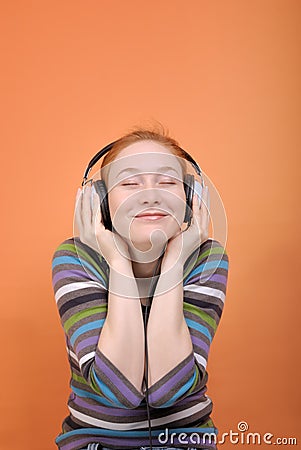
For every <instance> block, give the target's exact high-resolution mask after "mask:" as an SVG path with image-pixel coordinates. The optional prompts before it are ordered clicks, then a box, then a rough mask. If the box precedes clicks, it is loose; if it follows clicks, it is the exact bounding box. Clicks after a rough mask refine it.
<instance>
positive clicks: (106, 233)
mask: <svg viewBox="0 0 301 450" xmlns="http://www.w3.org/2000/svg"><path fill="white" fill-rule="evenodd" d="M75 222H76V225H77V227H78V229H79V237H80V240H81V242H83V243H84V244H86V245H88V246H89V247H91V248H92V249H93V250H95V251H96V252H98V253H100V254H101V255H102V256H103V257H104V258H105V260H106V261H107V263H108V264H109V265H110V266H111V267H114V268H116V269H119V268H120V266H124V265H130V256H129V251H128V246H127V243H126V242H125V241H124V240H123V239H122V238H121V236H119V235H118V234H116V233H113V232H112V231H110V230H107V229H106V228H105V227H104V225H103V223H102V217H101V211H100V202H99V197H98V195H97V193H96V192H95V190H94V189H92V187H91V185H89V184H87V185H85V186H84V188H83V189H82V190H81V189H79V190H78V192H77V195H76V206H75Z"/></svg>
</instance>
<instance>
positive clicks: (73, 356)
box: [66, 347, 78, 363]
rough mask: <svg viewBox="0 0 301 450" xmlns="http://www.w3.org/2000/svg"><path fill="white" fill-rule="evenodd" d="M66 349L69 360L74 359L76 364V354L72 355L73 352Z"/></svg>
mask: <svg viewBox="0 0 301 450" xmlns="http://www.w3.org/2000/svg"><path fill="white" fill-rule="evenodd" d="M66 349H67V353H68V355H69V356H71V358H72V359H74V360H75V361H76V362H77V363H78V357H77V356H76V354H75V353H73V352H72V351H71V350H70V348H68V347H66Z"/></svg>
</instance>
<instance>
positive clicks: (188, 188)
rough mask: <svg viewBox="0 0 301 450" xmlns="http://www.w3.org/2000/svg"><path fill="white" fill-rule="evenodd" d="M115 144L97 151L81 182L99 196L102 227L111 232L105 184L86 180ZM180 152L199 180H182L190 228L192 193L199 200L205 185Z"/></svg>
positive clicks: (185, 178)
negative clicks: (93, 189)
mask: <svg viewBox="0 0 301 450" xmlns="http://www.w3.org/2000/svg"><path fill="white" fill-rule="evenodd" d="M117 142H118V140H117V141H114V142H111V143H110V144H108V145H106V146H105V147H104V148H102V149H101V150H99V152H98V153H96V155H94V156H93V158H92V159H91V161H90V162H89V164H88V166H87V168H86V170H85V172H84V176H83V181H82V186H84V185H85V184H87V183H89V182H91V183H92V185H93V186H94V188H95V191H96V192H97V194H98V196H99V200H100V211H101V216H102V220H103V224H104V227H105V228H107V229H108V230H111V231H112V229H113V225H112V219H111V215H110V208H109V201H108V190H107V187H106V184H105V182H104V181H103V180H96V181H93V180H92V179H89V180H88V176H89V173H90V171H91V169H92V167H93V166H94V165H95V164H96V163H97V161H99V160H100V158H102V157H103V156H104V155H105V154H106V153H108V152H109V151H110V150H111V149H112V148H113V147H114V145H115V144H116V143H117ZM181 151H182V152H183V154H184V155H185V158H186V160H187V161H189V162H190V164H191V165H192V167H193V168H194V170H195V172H196V173H197V174H198V175H199V177H200V179H201V184H200V183H199V182H198V181H197V180H196V179H195V177H194V175H191V174H186V175H185V176H184V180H183V183H184V191H185V197H186V210H185V216H184V223H187V224H188V226H190V224H191V220H192V201H193V195H194V193H197V194H198V196H199V198H200V199H201V194H202V189H203V187H204V186H205V184H204V179H203V175H202V171H201V169H200V167H199V165H198V163H197V162H196V161H195V160H194V159H193V158H192V157H191V156H190V155H189V153H187V152H186V151H185V150H183V149H182V148H181Z"/></svg>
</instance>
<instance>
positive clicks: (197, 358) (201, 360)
mask: <svg viewBox="0 0 301 450" xmlns="http://www.w3.org/2000/svg"><path fill="white" fill-rule="evenodd" d="M194 356H195V359H196V360H197V362H198V363H199V364H201V366H203V367H204V369H206V367H207V361H206V359H205V358H204V357H203V356H201V355H199V354H198V353H194Z"/></svg>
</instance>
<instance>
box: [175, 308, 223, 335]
mask: <svg viewBox="0 0 301 450" xmlns="http://www.w3.org/2000/svg"><path fill="white" fill-rule="evenodd" d="M183 309H184V310H185V311H189V312H191V313H192V314H194V315H196V316H199V317H200V318H201V319H203V320H204V321H205V322H207V323H208V325H210V326H211V327H212V328H213V329H214V331H215V330H216V328H217V325H216V321H215V320H214V319H213V318H212V317H211V316H210V315H209V314H207V313H206V312H205V311H203V310H201V309H198V308H197V307H196V306H194V305H190V304H189V303H186V302H183Z"/></svg>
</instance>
